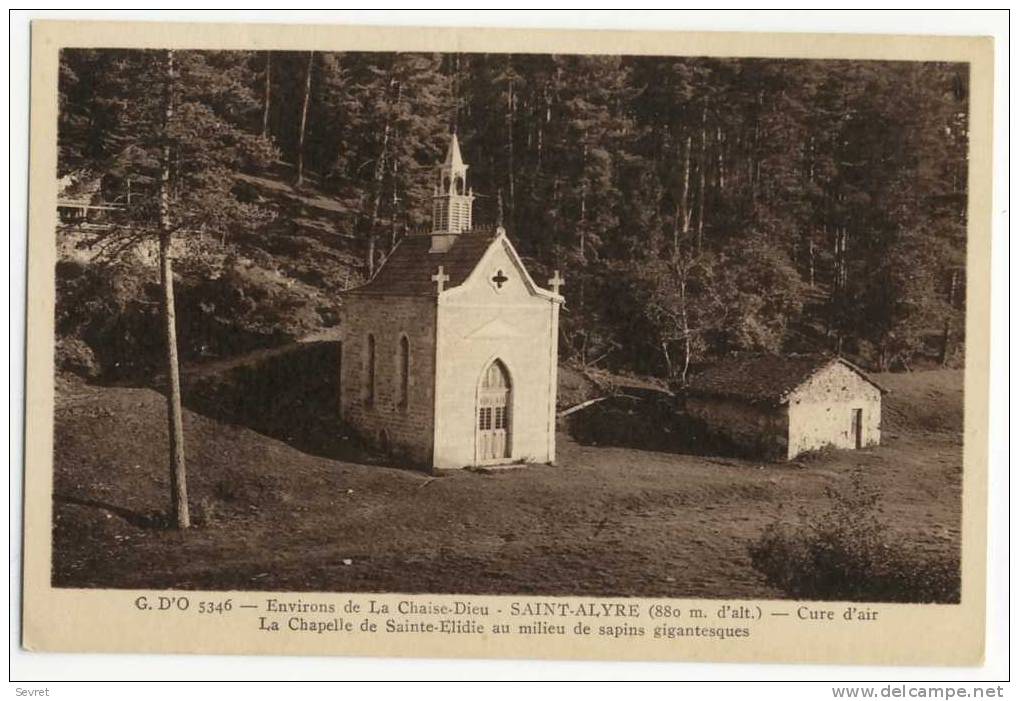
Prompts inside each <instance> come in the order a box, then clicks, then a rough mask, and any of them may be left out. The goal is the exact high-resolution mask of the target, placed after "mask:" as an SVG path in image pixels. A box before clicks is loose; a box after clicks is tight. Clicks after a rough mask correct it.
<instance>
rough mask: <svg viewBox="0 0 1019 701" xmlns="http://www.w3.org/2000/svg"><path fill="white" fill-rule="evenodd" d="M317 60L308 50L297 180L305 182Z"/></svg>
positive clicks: (312, 52)
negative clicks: (306, 135) (306, 133)
mask: <svg viewBox="0 0 1019 701" xmlns="http://www.w3.org/2000/svg"><path fill="white" fill-rule="evenodd" d="M314 60H315V52H314V51H309V52H308V70H307V71H306V72H305V75H304V105H303V106H302V107H301V131H299V132H298V133H297V182H296V183H295V184H296V185H301V184H302V183H303V182H304V131H305V127H307V125H308V102H310V101H311V67H312V65H313V61H314Z"/></svg>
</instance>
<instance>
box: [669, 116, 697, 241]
mask: <svg viewBox="0 0 1019 701" xmlns="http://www.w3.org/2000/svg"><path fill="white" fill-rule="evenodd" d="M692 142H693V139H692V137H691V136H689V135H687V137H686V144H685V147H684V149H683V193H682V195H681V196H680V199H679V210H680V211H679V212H677V216H676V222H675V224H674V225H673V231H672V254H673V255H674V256H678V255H679V235H680V233H681V232H682V234H683V239H684V240H685V239H686V235H687V234H688V233H690V220H691V218H692V217H693V212H692V211H691V209H690V147H691V145H692ZM680 219H682V222H683V223H682V228H680Z"/></svg>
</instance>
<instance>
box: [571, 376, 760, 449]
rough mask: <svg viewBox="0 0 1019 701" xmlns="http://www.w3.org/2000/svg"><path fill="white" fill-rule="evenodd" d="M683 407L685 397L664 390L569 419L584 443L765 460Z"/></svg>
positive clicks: (618, 399) (614, 400)
mask: <svg viewBox="0 0 1019 701" xmlns="http://www.w3.org/2000/svg"><path fill="white" fill-rule="evenodd" d="M680 407H681V400H680V399H677V398H676V397H673V396H671V395H667V394H664V393H644V394H642V395H640V396H632V395H630V394H619V395H616V396H613V397H608V398H607V399H605V400H603V401H600V402H598V403H597V404H593V405H591V406H589V407H586V408H585V409H582V410H580V411H577V412H576V413H574V414H571V415H569V416H567V417H566V418H565V420H564V421H565V427H566V430H567V431H568V432H569V434H570V436H571V437H572V438H573V439H574V440H576V441H577V442H578V443H580V444H581V445H588V446H612V447H616V448H635V449H637V450H651V451H656V452H663V453H680V454H685V455H701V456H708V457H711V456H715V457H724V458H742V459H755V460H760V459H761V456H760V455H759V454H757V453H755V452H754V451H752V450H748V449H747V448H744V447H742V446H738V445H735V444H734V443H732V442H731V441H728V440H726V438H725V437H724V436H720V435H718V434H716V433H712V432H711V431H710V430H708V428H707V426H706V425H705V424H704V423H703V422H700V421H698V420H696V419H693V418H691V417H688V416H686V415H685V414H684V413H683V412H682V410H681V408H680Z"/></svg>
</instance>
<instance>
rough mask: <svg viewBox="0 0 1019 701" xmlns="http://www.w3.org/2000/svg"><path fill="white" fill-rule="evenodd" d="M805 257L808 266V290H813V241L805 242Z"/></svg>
mask: <svg viewBox="0 0 1019 701" xmlns="http://www.w3.org/2000/svg"><path fill="white" fill-rule="evenodd" d="M807 256H808V259H809V261H810V262H809V265H810V289H814V239H813V238H811V239H809V240H808V241H807Z"/></svg>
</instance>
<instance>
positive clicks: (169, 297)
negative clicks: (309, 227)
mask: <svg viewBox="0 0 1019 701" xmlns="http://www.w3.org/2000/svg"><path fill="white" fill-rule="evenodd" d="M173 80H174V74H173V50H172V49H171V50H169V51H167V52H166V88H165V101H166V102H165V112H164V119H165V122H164V124H163V154H162V163H161V164H160V177H159V275H160V282H161V283H162V288H163V299H162V309H161V311H162V317H163V328H164V331H165V334H166V384H167V386H166V413H167V423H168V429H169V436H170V499H171V515H172V517H173V522H174V524H175V525H176V526H177V528H189V527H190V526H191V514H190V511H189V509H188V486H187V465H186V463H185V461H184V417H183V413H182V410H181V395H180V365H179V363H178V360H177V315H176V308H175V305H174V299H173V259H172V258H171V251H170V244H171V242H172V238H173V233H172V229H171V226H172V225H171V222H170V162H171V155H172V154H171V149H170V136H169V126H170V122H171V121H172V120H173Z"/></svg>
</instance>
